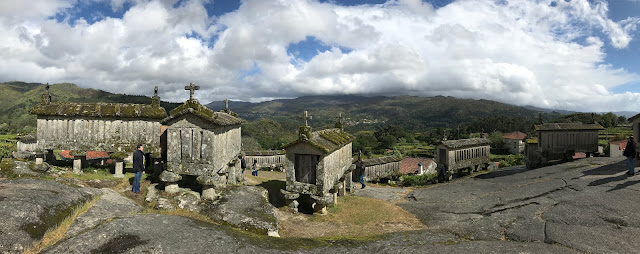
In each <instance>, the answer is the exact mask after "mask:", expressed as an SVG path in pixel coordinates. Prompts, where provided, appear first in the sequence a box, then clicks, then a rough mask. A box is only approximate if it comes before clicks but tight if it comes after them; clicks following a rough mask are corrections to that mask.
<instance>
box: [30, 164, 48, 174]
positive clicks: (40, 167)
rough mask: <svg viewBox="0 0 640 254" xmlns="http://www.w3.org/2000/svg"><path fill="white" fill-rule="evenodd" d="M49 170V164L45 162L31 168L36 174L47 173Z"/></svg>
mask: <svg viewBox="0 0 640 254" xmlns="http://www.w3.org/2000/svg"><path fill="white" fill-rule="evenodd" d="M50 168H51V166H49V163H46V162H42V163H41V164H35V165H34V166H33V170H35V171H37V172H47V171H49V169H50Z"/></svg>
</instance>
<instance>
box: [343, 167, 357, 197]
mask: <svg viewBox="0 0 640 254" xmlns="http://www.w3.org/2000/svg"><path fill="white" fill-rule="evenodd" d="M355 168H356V165H355V164H351V166H350V167H349V169H347V171H346V172H345V173H344V188H345V190H346V191H348V192H352V191H353V170H354V169H355Z"/></svg>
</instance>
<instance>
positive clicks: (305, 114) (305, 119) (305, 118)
mask: <svg viewBox="0 0 640 254" xmlns="http://www.w3.org/2000/svg"><path fill="white" fill-rule="evenodd" d="M302 119H304V126H309V123H308V122H307V120H311V119H313V117H312V116H310V115H308V114H307V111H304V115H303V116H302Z"/></svg>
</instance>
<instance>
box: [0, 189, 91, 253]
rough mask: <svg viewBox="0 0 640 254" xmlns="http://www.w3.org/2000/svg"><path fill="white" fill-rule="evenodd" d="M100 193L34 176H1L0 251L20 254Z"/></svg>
mask: <svg viewBox="0 0 640 254" xmlns="http://www.w3.org/2000/svg"><path fill="white" fill-rule="evenodd" d="M98 193H99V191H98V190H96V189H91V188H77V187H72V186H69V185H65V184H61V183H58V182H55V181H50V180H40V179H35V178H17V179H0V218H2V219H1V220H2V222H1V223H0V253H19V252H21V251H23V250H24V249H26V248H28V247H30V246H31V245H32V244H33V243H34V242H36V241H38V240H40V239H41V238H42V236H43V235H44V233H45V231H46V230H47V229H49V228H51V227H54V226H56V224H57V223H59V222H60V221H62V220H63V219H64V218H65V217H67V216H68V215H69V214H70V213H71V211H72V210H73V209H74V208H75V207H76V206H79V205H81V204H83V203H84V202H86V201H88V200H90V199H91V198H93V197H94V196H95V195H97V194H98Z"/></svg>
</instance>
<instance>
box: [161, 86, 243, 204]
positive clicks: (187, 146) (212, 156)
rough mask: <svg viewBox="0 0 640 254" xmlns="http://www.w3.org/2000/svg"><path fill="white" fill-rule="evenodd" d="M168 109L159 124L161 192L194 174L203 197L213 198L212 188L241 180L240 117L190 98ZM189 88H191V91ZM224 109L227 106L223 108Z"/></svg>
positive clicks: (172, 188) (194, 88) (174, 188)
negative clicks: (162, 130)
mask: <svg viewBox="0 0 640 254" xmlns="http://www.w3.org/2000/svg"><path fill="white" fill-rule="evenodd" d="M197 88H198V87H197V86H194V85H193V84H192V85H191V86H187V87H186V88H185V89H187V90H191V91H192V97H191V99H189V100H187V101H186V102H185V103H184V104H183V105H181V106H179V107H177V108H175V109H174V110H172V111H171V112H170V114H169V116H168V117H167V118H165V119H164V120H162V123H163V124H165V125H167V130H166V132H167V144H166V146H167V147H166V151H167V161H166V162H167V168H166V170H165V171H164V172H162V174H161V175H160V180H162V181H164V182H165V185H166V187H165V191H167V192H169V193H172V192H175V191H177V188H178V186H177V182H178V181H179V180H180V179H181V178H182V175H190V176H196V177H197V181H198V182H199V183H200V184H202V185H203V198H204V199H214V198H215V197H217V194H216V191H215V189H216V188H225V187H226V185H227V184H240V183H242V182H243V176H242V171H241V169H240V165H239V164H240V163H239V161H238V159H237V157H238V155H239V154H240V149H241V139H240V128H241V124H242V123H243V122H244V121H243V120H242V119H240V118H238V117H235V116H233V115H232V114H229V113H225V112H214V111H212V110H210V109H208V108H206V107H205V106H203V105H201V104H200V103H199V102H198V101H197V100H195V99H193V90H197ZM192 89H193V90H192ZM227 111H228V109H227Z"/></svg>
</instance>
